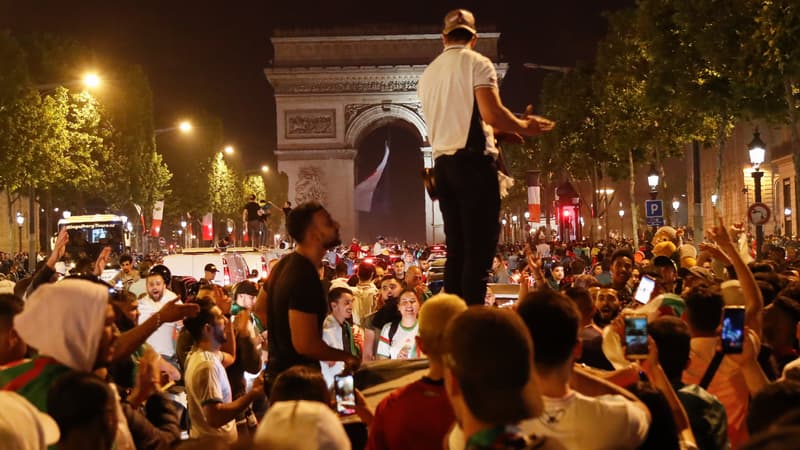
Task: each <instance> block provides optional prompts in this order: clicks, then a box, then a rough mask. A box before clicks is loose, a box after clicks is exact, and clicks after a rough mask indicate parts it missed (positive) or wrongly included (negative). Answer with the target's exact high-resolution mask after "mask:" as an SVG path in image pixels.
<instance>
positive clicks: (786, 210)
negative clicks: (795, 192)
mask: <svg viewBox="0 0 800 450" xmlns="http://www.w3.org/2000/svg"><path fill="white" fill-rule="evenodd" d="M783 215H784V216H787V217H788V216H791V215H792V208H783Z"/></svg>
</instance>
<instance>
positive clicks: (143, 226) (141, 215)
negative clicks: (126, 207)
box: [133, 203, 147, 234]
mask: <svg viewBox="0 0 800 450" xmlns="http://www.w3.org/2000/svg"><path fill="white" fill-rule="evenodd" d="M133 207H134V208H135V209H136V214H138V215H139V221H140V222H141V223H142V234H145V233H146V232H147V227H146V226H145V225H144V214H142V206H141V205H137V204H136V203H134V204H133Z"/></svg>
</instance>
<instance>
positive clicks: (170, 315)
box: [159, 299, 200, 323]
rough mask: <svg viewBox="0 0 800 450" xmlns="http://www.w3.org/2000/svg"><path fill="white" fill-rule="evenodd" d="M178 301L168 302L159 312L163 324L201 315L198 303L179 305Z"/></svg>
mask: <svg viewBox="0 0 800 450" xmlns="http://www.w3.org/2000/svg"><path fill="white" fill-rule="evenodd" d="M178 301H179V300H178V299H175V300H172V301H170V302H167V303H166V304H165V305H164V306H163V307H162V308H161V310H160V311H159V314H160V315H161V323H167V322H177V321H179V320H183V319H185V318H187V317H194V316H196V315H197V314H199V313H200V305H198V304H197V303H178Z"/></svg>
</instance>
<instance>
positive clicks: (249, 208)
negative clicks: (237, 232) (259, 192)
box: [242, 194, 261, 247]
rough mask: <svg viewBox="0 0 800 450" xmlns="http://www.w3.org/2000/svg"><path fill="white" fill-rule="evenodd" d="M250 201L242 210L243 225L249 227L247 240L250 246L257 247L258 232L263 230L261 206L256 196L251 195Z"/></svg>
mask: <svg viewBox="0 0 800 450" xmlns="http://www.w3.org/2000/svg"><path fill="white" fill-rule="evenodd" d="M248 200H249V201H248V202H247V203H246V204H245V205H244V209H242V223H243V224H244V226H245V227H247V238H248V239H249V242H250V245H251V246H253V247H255V246H256V245H257V244H258V232H259V230H260V229H261V221H260V216H259V214H258V213H259V212H260V211H261V206H259V204H258V202H256V196H255V194H252V195H250V197H249V198H248Z"/></svg>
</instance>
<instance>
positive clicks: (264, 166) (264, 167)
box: [261, 164, 269, 173]
mask: <svg viewBox="0 0 800 450" xmlns="http://www.w3.org/2000/svg"><path fill="white" fill-rule="evenodd" d="M261 171H262V172H264V173H267V172H269V166H268V165H266V164H264V165H263V166H261Z"/></svg>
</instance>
